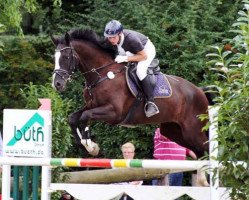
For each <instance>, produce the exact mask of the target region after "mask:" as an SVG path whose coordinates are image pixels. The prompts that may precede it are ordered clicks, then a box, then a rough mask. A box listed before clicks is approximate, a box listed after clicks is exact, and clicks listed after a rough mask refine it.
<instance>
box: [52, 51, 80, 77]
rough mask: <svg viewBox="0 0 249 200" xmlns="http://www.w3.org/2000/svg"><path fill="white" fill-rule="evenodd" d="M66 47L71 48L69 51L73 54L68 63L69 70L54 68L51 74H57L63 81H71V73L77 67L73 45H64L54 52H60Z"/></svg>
mask: <svg viewBox="0 0 249 200" xmlns="http://www.w3.org/2000/svg"><path fill="white" fill-rule="evenodd" d="M66 49H70V50H71V53H72V55H73V59H72V60H70V63H69V70H65V69H55V70H54V71H53V74H56V75H58V76H60V77H61V78H62V79H63V80H64V81H65V82H67V81H69V82H70V81H72V77H73V74H74V72H75V70H76V69H77V66H78V57H77V54H76V52H75V50H74V48H73V47H64V48H61V49H55V52H62V51H64V50H66Z"/></svg>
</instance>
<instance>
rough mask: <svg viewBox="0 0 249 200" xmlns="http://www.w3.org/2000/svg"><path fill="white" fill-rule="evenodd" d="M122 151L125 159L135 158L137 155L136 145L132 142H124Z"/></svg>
mask: <svg viewBox="0 0 249 200" xmlns="http://www.w3.org/2000/svg"><path fill="white" fill-rule="evenodd" d="M121 151H122V154H123V157H124V159H133V158H134V156H135V146H134V145H133V144H132V143H131V142H127V143H125V144H123V145H122V147H121Z"/></svg>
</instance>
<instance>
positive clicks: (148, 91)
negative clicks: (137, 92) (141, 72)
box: [141, 75, 159, 117]
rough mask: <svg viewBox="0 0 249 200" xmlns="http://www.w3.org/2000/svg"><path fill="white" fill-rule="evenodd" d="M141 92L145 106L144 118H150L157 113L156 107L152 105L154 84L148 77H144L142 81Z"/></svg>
mask: <svg viewBox="0 0 249 200" xmlns="http://www.w3.org/2000/svg"><path fill="white" fill-rule="evenodd" d="M141 82H142V87H143V92H144V95H145V97H146V104H145V106H144V111H145V115H146V117H151V116H153V115H155V114H157V113H159V109H158V107H157V105H156V104H155V103H154V96H153V92H154V88H155V84H154V83H152V82H151V81H150V76H148V75H147V76H146V77H145V78H144V79H143V80H142V81H141Z"/></svg>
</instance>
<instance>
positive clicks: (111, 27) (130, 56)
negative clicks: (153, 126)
mask: <svg viewBox="0 0 249 200" xmlns="http://www.w3.org/2000/svg"><path fill="white" fill-rule="evenodd" d="M104 36H105V37H106V38H107V40H108V41H109V42H110V43H111V44H112V45H113V46H117V48H118V54H119V55H118V56H117V57H116V58H115V61H116V62H117V63H122V62H138V64H137V71H136V74H137V76H138V78H139V80H140V81H141V83H142V84H141V85H142V88H143V92H144V94H145V97H146V104H145V114H146V116H147V117H151V116H153V115H155V114H157V113H159V109H158V107H157V105H156V104H155V103H154V96H153V91H154V87H155V85H154V84H152V83H151V82H150V78H149V76H147V69H148V67H149V65H150V63H151V62H152V60H153V59H154V58H155V56H156V50H155V46H154V45H153V43H152V42H151V41H150V39H149V38H148V37H146V36H145V35H143V34H141V33H139V32H136V31H133V30H128V29H123V25H122V24H121V23H120V22H119V21H117V20H111V21H110V22H108V23H107V24H106V26H105V31H104Z"/></svg>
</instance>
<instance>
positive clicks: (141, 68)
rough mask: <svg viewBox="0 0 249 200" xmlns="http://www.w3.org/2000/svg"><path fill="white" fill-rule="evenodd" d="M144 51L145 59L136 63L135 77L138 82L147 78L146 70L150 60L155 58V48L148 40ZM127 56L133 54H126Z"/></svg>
mask: <svg viewBox="0 0 249 200" xmlns="http://www.w3.org/2000/svg"><path fill="white" fill-rule="evenodd" d="M144 51H145V53H146V54H147V59H146V60H143V61H140V62H138V64H137V72H136V73H137V77H138V78H139V80H140V81H142V80H143V79H144V78H145V77H146V76H147V69H148V67H149V65H150V63H151V62H152V60H153V59H154V58H155V56H156V48H155V46H154V44H153V43H152V42H151V41H150V40H149V39H148V41H147V43H146V45H145V46H144ZM126 55H127V56H131V55H134V54H131V53H130V52H126Z"/></svg>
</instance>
